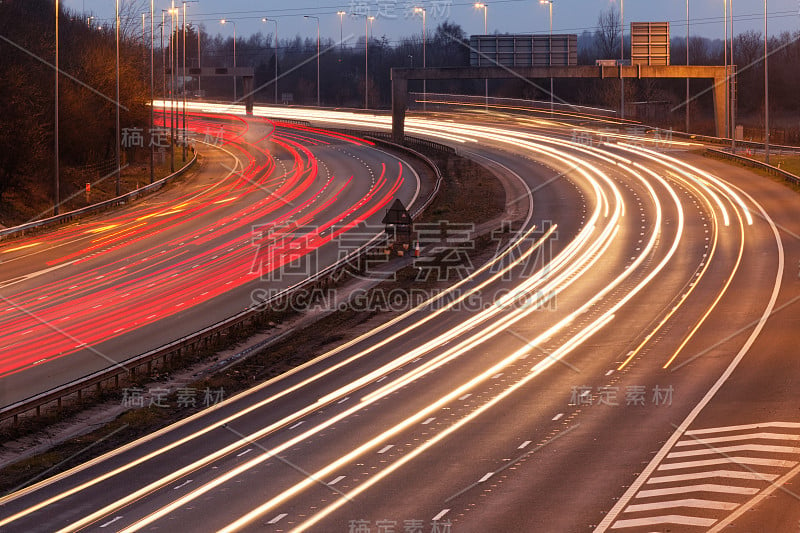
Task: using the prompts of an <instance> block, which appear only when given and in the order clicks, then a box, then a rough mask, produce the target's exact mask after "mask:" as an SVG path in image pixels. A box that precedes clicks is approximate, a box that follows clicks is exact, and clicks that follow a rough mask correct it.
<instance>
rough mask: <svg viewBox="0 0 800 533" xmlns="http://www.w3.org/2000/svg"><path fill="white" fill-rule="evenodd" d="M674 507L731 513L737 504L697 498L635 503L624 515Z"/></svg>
mask: <svg viewBox="0 0 800 533" xmlns="http://www.w3.org/2000/svg"><path fill="white" fill-rule="evenodd" d="M676 507H690V508H694V509H717V510H722V511H732V510H733V509H736V508H737V507H739V504H738V503H733V502H718V501H716V500H701V499H698V498H688V499H684V500H669V501H666V502H653V503H637V504H635V505H629V506H628V508H627V509H625V512H626V513H638V512H641V511H657V510H661V509H674V508H676Z"/></svg>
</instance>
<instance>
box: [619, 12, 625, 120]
mask: <svg viewBox="0 0 800 533" xmlns="http://www.w3.org/2000/svg"><path fill="white" fill-rule="evenodd" d="M619 26H620V28H619V29H620V32H619V59H620V64H619V116H620V118H625V78H623V77H622V64H623V63H624V62H625V0H620V1H619Z"/></svg>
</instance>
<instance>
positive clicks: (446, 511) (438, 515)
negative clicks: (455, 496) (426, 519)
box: [433, 509, 450, 521]
mask: <svg viewBox="0 0 800 533" xmlns="http://www.w3.org/2000/svg"><path fill="white" fill-rule="evenodd" d="M449 511H450V509H442V510H441V511H440V512H439V514H437V515H436V516H434V517H433V520H434V521H436V520H439V519H440V518H442V517H443V516H444V515H446V514H447V513H448V512H449Z"/></svg>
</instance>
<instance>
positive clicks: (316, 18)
mask: <svg viewBox="0 0 800 533" xmlns="http://www.w3.org/2000/svg"><path fill="white" fill-rule="evenodd" d="M303 18H307V19H315V20H316V21H317V107H320V105H319V17H315V16H313V15H303Z"/></svg>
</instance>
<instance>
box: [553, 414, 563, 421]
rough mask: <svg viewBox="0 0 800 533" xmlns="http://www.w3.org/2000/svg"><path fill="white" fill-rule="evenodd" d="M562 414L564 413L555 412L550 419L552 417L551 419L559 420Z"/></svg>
mask: <svg viewBox="0 0 800 533" xmlns="http://www.w3.org/2000/svg"><path fill="white" fill-rule="evenodd" d="M562 416H564V413H558V414H557V415H556V416H554V417H553V418H552V419H553V420H559V419H560V418H561V417H562Z"/></svg>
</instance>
